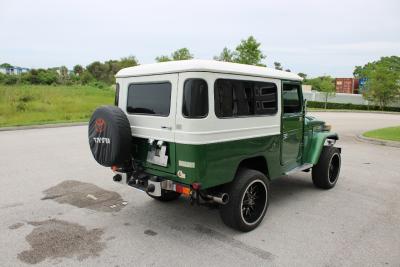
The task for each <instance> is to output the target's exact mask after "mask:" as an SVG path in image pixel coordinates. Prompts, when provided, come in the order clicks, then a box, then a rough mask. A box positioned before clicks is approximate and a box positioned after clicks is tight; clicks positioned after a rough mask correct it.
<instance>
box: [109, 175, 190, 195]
mask: <svg viewBox="0 0 400 267" xmlns="http://www.w3.org/2000/svg"><path fill="white" fill-rule="evenodd" d="M114 173H115V175H114V177H113V180H114V182H117V183H120V184H126V185H129V186H131V187H133V188H136V189H138V190H140V191H144V192H146V193H147V194H149V195H152V196H156V197H159V196H161V192H162V190H166V191H174V192H177V193H181V194H183V195H185V196H188V197H190V196H192V194H193V190H192V188H191V186H190V185H186V184H183V183H178V182H175V181H173V180H169V179H167V178H165V177H161V176H157V175H153V174H150V173H146V172H141V173H139V174H133V173H123V172H118V171H114Z"/></svg>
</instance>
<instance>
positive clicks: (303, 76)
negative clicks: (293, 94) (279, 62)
mask: <svg viewBox="0 0 400 267" xmlns="http://www.w3.org/2000/svg"><path fill="white" fill-rule="evenodd" d="M297 75H299V76H300V77H301V78H303V79H304V80H306V79H307V74H305V73H302V72H299V73H297Z"/></svg>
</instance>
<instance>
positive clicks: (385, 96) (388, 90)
mask: <svg viewBox="0 0 400 267" xmlns="http://www.w3.org/2000/svg"><path fill="white" fill-rule="evenodd" d="M353 74H354V76H355V77H356V78H366V79H367V83H366V86H365V91H364V92H363V96H364V98H365V99H367V100H369V101H371V102H375V103H376V104H378V105H379V107H380V109H381V110H384V109H385V107H386V106H387V105H388V104H390V103H391V102H393V101H395V100H396V99H397V98H399V97H400V57H398V56H391V57H382V58H381V59H380V60H378V61H374V62H369V63H367V64H365V65H364V66H362V67H361V66H356V67H355V69H354V72H353Z"/></svg>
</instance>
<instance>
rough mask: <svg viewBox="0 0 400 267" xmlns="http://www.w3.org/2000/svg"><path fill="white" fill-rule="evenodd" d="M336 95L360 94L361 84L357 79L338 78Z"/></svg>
mask: <svg viewBox="0 0 400 267" xmlns="http://www.w3.org/2000/svg"><path fill="white" fill-rule="evenodd" d="M335 86H336V93H346V94H358V93H359V90H358V88H359V83H358V79H355V78H336V79H335Z"/></svg>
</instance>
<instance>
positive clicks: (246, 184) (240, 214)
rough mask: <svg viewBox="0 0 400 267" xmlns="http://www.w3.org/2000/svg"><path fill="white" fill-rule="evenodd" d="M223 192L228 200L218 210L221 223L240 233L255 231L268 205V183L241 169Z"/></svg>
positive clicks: (265, 179)
mask: <svg viewBox="0 0 400 267" xmlns="http://www.w3.org/2000/svg"><path fill="white" fill-rule="evenodd" d="M225 190H226V191H227V192H228V194H229V196H230V200H229V202H228V203H227V204H226V205H223V206H222V207H221V209H220V215H221V218H222V221H223V222H224V223H225V224H226V225H228V226H229V227H232V228H234V229H236V230H239V231H242V232H248V231H251V230H253V229H255V228H256V227H257V226H258V225H259V224H260V223H261V221H262V219H263V218H264V216H265V213H266V211H267V208H268V203H269V183H268V179H267V178H266V177H265V175H264V174H262V173H261V172H259V171H255V170H249V169H241V170H239V171H238V173H237V175H236V178H235V180H234V181H233V182H232V183H230V184H229V185H227V186H226V188H225Z"/></svg>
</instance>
